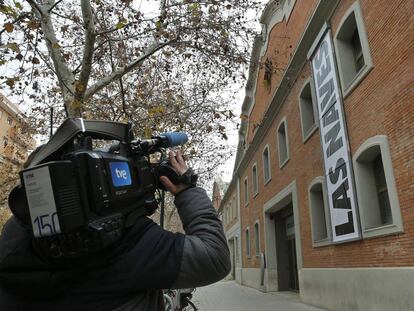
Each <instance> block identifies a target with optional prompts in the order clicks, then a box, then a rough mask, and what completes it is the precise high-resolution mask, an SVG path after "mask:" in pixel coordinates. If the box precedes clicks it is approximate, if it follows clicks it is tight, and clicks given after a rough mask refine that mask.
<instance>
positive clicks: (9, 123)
mask: <svg viewBox="0 0 414 311" xmlns="http://www.w3.org/2000/svg"><path fill="white" fill-rule="evenodd" d="M12 123H13V119H12V117H10V116H9V117H7V124H8V125H12Z"/></svg>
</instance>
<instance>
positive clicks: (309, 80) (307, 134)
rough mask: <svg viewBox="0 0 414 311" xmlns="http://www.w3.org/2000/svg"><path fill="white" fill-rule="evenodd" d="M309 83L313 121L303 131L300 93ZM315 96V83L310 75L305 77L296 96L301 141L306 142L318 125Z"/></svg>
mask: <svg viewBox="0 0 414 311" xmlns="http://www.w3.org/2000/svg"><path fill="white" fill-rule="evenodd" d="M307 85H309V88H310V93H311V100H312V111H313V120H314V123H313V125H312V126H311V127H309V129H307V131H306V132H305V129H304V122H303V119H304V118H303V116H304V112H303V109H302V102H303V101H302V94H303V92H304V91H305V88H306V86H307ZM316 102H317V100H316V96H315V85H314V82H313V79H312V78H311V77H309V78H307V79H306V80H305V81H304V82H303V85H302V88H301V89H300V92H299V96H298V103H299V112H300V125H301V129H302V141H303V143H306V142H307V141H308V140H309V138H310V137H312V135H313V134H314V133H315V132H316V130H317V129H318V127H319V120H318V107H317V105H316Z"/></svg>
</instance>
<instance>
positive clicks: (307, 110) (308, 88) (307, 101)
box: [299, 79, 317, 142]
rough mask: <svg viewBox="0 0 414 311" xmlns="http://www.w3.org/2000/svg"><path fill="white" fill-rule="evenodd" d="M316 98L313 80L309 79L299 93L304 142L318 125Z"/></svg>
mask: <svg viewBox="0 0 414 311" xmlns="http://www.w3.org/2000/svg"><path fill="white" fill-rule="evenodd" d="M315 102H316V101H315V100H314V96H313V91H312V84H311V80H310V79H308V80H307V81H306V82H305V85H304V86H303V88H302V91H301V92H300V95H299V110H300V119H301V124H302V137H303V142H306V140H308V138H309V137H310V136H311V135H312V133H314V132H315V129H316V128H317V125H316V122H315V120H316V118H315V115H316V107H315Z"/></svg>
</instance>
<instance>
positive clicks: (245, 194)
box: [244, 177, 249, 206]
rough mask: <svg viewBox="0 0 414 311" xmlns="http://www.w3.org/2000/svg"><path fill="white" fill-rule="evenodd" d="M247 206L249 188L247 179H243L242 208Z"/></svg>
mask: <svg viewBox="0 0 414 311" xmlns="http://www.w3.org/2000/svg"><path fill="white" fill-rule="evenodd" d="M248 204H249V188H248V184H247V177H246V178H245V179H244V206H247V205H248Z"/></svg>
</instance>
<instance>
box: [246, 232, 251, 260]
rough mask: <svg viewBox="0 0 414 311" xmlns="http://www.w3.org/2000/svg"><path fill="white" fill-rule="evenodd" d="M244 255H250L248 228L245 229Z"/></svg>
mask: <svg viewBox="0 0 414 311" xmlns="http://www.w3.org/2000/svg"><path fill="white" fill-rule="evenodd" d="M246 255H247V257H250V232H249V228H247V229H246Z"/></svg>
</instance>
